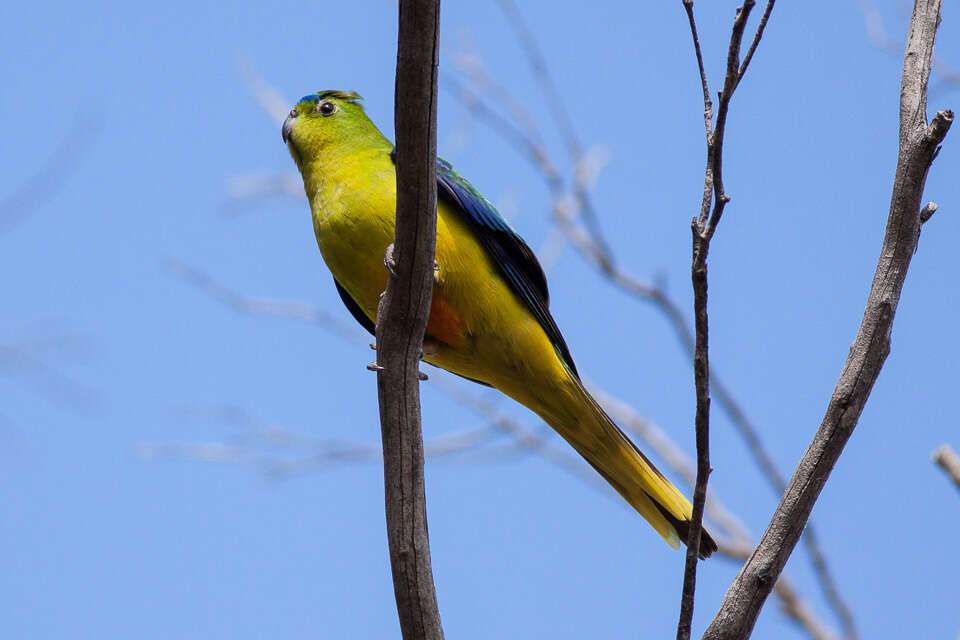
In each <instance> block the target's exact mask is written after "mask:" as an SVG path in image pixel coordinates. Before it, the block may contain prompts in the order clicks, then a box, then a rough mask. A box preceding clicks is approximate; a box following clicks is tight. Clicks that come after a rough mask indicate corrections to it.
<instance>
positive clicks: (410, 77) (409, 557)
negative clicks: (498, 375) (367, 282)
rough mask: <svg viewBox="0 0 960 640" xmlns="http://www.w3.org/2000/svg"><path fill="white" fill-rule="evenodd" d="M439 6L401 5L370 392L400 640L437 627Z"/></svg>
mask: <svg viewBox="0 0 960 640" xmlns="http://www.w3.org/2000/svg"><path fill="white" fill-rule="evenodd" d="M439 24H440V0H401V2H400V28H399V36H398V43H397V81H396V88H395V96H394V98H395V101H396V103H395V105H396V106H395V109H396V111H395V126H396V133H397V224H396V236H395V240H394V248H393V252H392V256H388V258H387V260H388V262H389V266H390V267H391V269H390V272H391V275H390V279H389V282H388V284H387V291H386V293H385V294H384V296H383V298H382V300H381V305H380V309H379V311H378V313H377V363H378V365H379V366H378V367H377V369H378V371H377V390H378V395H379V400H380V425H381V430H382V434H383V452H384V457H383V473H384V485H385V495H386V515H387V537H388V540H389V544H390V566H391V569H392V571H393V588H394V595H395V596H396V599H397V613H398V614H399V618H400V629H401V631H402V634H403V638H404V639H405V640H420V639H429V640H440V639H442V638H443V628H442V626H441V624H440V612H439V609H438V606H437V596H436V591H435V589H434V584H433V570H432V568H431V564H430V542H429V538H428V535H427V511H426V496H425V490H424V479H423V433H422V431H421V427H420V381H419V368H420V367H419V365H420V350H421V346H422V344H423V333H424V330H425V329H426V326H427V317H428V315H429V313H430V298H431V295H432V293H433V264H434V252H435V246H436V232H437V218H436V216H437V176H436V164H437V160H436V158H437V63H438V47H437V43H438V32H439Z"/></svg>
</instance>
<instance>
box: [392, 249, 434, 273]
mask: <svg viewBox="0 0 960 640" xmlns="http://www.w3.org/2000/svg"><path fill="white" fill-rule="evenodd" d="M383 266H385V267H386V268H387V271H389V272H390V275H392V276H393V277H396V276H397V261H396V260H394V259H393V243H392V242H391V243H390V244H389V245H387V250H386V252H384V254H383ZM433 270H434V272H437V271H440V264H439V263H438V262H437V261H436V260H434V261H433Z"/></svg>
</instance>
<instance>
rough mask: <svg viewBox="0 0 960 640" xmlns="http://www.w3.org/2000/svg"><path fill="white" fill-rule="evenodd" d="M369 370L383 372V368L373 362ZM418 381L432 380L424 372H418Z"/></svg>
mask: <svg viewBox="0 0 960 640" xmlns="http://www.w3.org/2000/svg"><path fill="white" fill-rule="evenodd" d="M367 370H368V371H383V367H381V366H380V365H379V364H378V363H377V362H376V361H373V362H371V363H370V364H368V365H367ZM417 379H418V380H429V379H430V376H428V375H427V374H425V373H424V372H423V371H417Z"/></svg>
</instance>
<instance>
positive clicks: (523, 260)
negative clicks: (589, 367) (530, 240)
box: [437, 159, 577, 375]
mask: <svg viewBox="0 0 960 640" xmlns="http://www.w3.org/2000/svg"><path fill="white" fill-rule="evenodd" d="M437 187H438V188H437V198H438V199H440V200H443V201H445V202H447V204H449V205H451V207H452V208H453V209H454V210H455V211H456V212H458V213H459V214H461V215H462V216H463V217H464V219H465V220H466V221H467V223H468V224H469V225H470V228H471V229H472V230H473V231H474V233H476V236H477V238H478V239H479V240H480V244H481V245H482V246H483V248H484V249H486V250H487V253H489V254H490V257H491V258H492V259H493V262H494V263H495V264H496V265H497V266H498V267H499V269H500V272H501V274H502V275H503V277H504V280H506V282H507V283H508V284H509V285H510V288H511V289H512V290H513V292H514V293H515V294H516V295H517V296H518V297H519V298H520V300H521V301H522V302H523V303H524V304H525V305H526V306H527V308H528V309H530V312H531V313H533V315H534V317H535V318H536V319H537V322H539V323H540V326H541V327H543V330H544V331H545V332H546V334H547V337H548V338H550V342H552V343H553V346H554V348H555V349H556V350H557V354H558V355H559V356H560V358H561V359H562V360H563V361H564V362H565V363H566V364H567V366H568V367H569V368H570V370H571V371H572V372H573V374H574V375H577V367H576V365H575V364H574V362H573V357H571V355H570V350H569V349H568V348H567V344H566V342H565V341H564V339H563V335H561V333H560V329H559V328H558V327H557V323H556V322H555V321H554V319H553V316H551V315H550V309H549V307H550V293H549V291H547V278H546V276H545V275H544V273H543V269H542V268H541V267H540V263H539V262H537V257H536V256H535V255H534V253H533V251H531V250H530V247H528V246H527V243H526V242H524V241H523V238H521V237H520V235H519V234H518V233H517V232H516V231H514V230H513V228H512V227H511V226H510V225H509V223H507V221H506V220H504V219H503V217H502V216H501V215H500V213H499V212H498V211H497V210H496V209H495V208H494V206H493V205H492V204H490V203H489V202H487V200H486V198H484V197H483V196H482V195H480V193H479V192H478V191H477V190H476V189H474V188H473V185H471V184H470V183H469V182H467V181H466V180H465V179H464V178H463V177H461V176H460V174H458V173H457V172H456V171H454V170H453V167H451V166H450V164H448V163H447V162H445V161H443V160H439V159H438V160H437Z"/></svg>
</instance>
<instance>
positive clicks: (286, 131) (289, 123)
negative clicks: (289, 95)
mask: <svg viewBox="0 0 960 640" xmlns="http://www.w3.org/2000/svg"><path fill="white" fill-rule="evenodd" d="M296 119H297V111H296V109H294V110H293V111H291V112H290V115H288V116H287V119H286V120H284V121H283V127H282V128H281V129H280V135H282V136H283V142H284V144H287V143H288V142H290V135H291V134H292V133H293V121H294V120H296Z"/></svg>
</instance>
